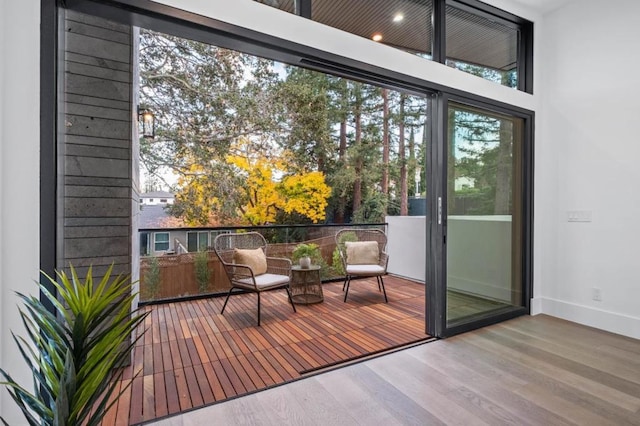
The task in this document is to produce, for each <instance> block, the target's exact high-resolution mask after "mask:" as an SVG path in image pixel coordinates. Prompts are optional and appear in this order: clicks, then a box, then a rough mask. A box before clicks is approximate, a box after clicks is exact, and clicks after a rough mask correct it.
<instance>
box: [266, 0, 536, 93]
mask: <svg viewBox="0 0 640 426" xmlns="http://www.w3.org/2000/svg"><path fill="white" fill-rule="evenodd" d="M255 1H257V2H259V3H263V4H267V5H269V6H272V7H275V8H278V9H281V10H284V11H287V12H290V13H295V14H297V15H300V16H303V17H306V18H310V19H312V20H314V21H316V22H320V23H322V24H325V25H328V26H331V27H334V28H338V29H340V30H343V31H346V32H349V33H352V34H356V35H359V36H362V37H365V38H368V39H372V40H375V41H378V42H380V43H384V44H386V45H388V46H392V47H395V48H398V49H401V50H404V51H406V52H410V53H412V54H414V55H418V56H420V57H423V58H426V59H429V60H435V61H438V62H441V63H444V64H447V65H449V66H451V67H453V68H457V69H459V70H461V71H464V72H468V73H471V74H474V75H477V76H479V77H482V78H484V79H487V80H490V81H493V82H496V83H498V84H502V85H504V86H508V87H513V88H517V89H518V90H522V91H526V92H528V93H532V92H533V87H532V86H533V44H532V40H533V24H532V23H531V22H529V21H527V20H525V19H522V18H519V17H517V16H515V15H512V14H510V13H507V12H504V11H502V10H500V9H497V8H495V7H493V6H489V5H487V4H484V3H482V2H480V1H478V0H367V1H364V0H296V1H294V0H255ZM296 7H298V9H296Z"/></svg>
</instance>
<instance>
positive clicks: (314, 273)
mask: <svg viewBox="0 0 640 426" xmlns="http://www.w3.org/2000/svg"><path fill="white" fill-rule="evenodd" d="M289 289H290V290H291V300H293V303H297V304H304V305H308V304H311V303H320V302H322V301H323V300H324V295H323V294H322V283H321V282H320V266H319V265H311V266H310V267H309V268H306V269H305V268H302V267H300V266H298V265H295V266H292V267H291V285H290V287H289Z"/></svg>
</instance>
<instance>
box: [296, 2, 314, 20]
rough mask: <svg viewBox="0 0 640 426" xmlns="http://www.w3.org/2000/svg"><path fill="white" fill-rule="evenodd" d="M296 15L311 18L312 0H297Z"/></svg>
mask: <svg viewBox="0 0 640 426" xmlns="http://www.w3.org/2000/svg"><path fill="white" fill-rule="evenodd" d="M295 13H296V15H299V16H302V17H303V18H308V19H311V0H296V9H295Z"/></svg>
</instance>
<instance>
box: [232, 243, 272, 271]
mask: <svg viewBox="0 0 640 426" xmlns="http://www.w3.org/2000/svg"><path fill="white" fill-rule="evenodd" d="M233 263H236V264H239V265H247V266H248V267H250V268H251V270H252V271H253V275H261V274H264V273H265V272H267V256H265V254H264V252H263V251H262V249H261V248H257V249H234V250H233Z"/></svg>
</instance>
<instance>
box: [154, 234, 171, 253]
mask: <svg viewBox="0 0 640 426" xmlns="http://www.w3.org/2000/svg"><path fill="white" fill-rule="evenodd" d="M167 250H169V233H168V232H155V233H154V234H153V251H167Z"/></svg>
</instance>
